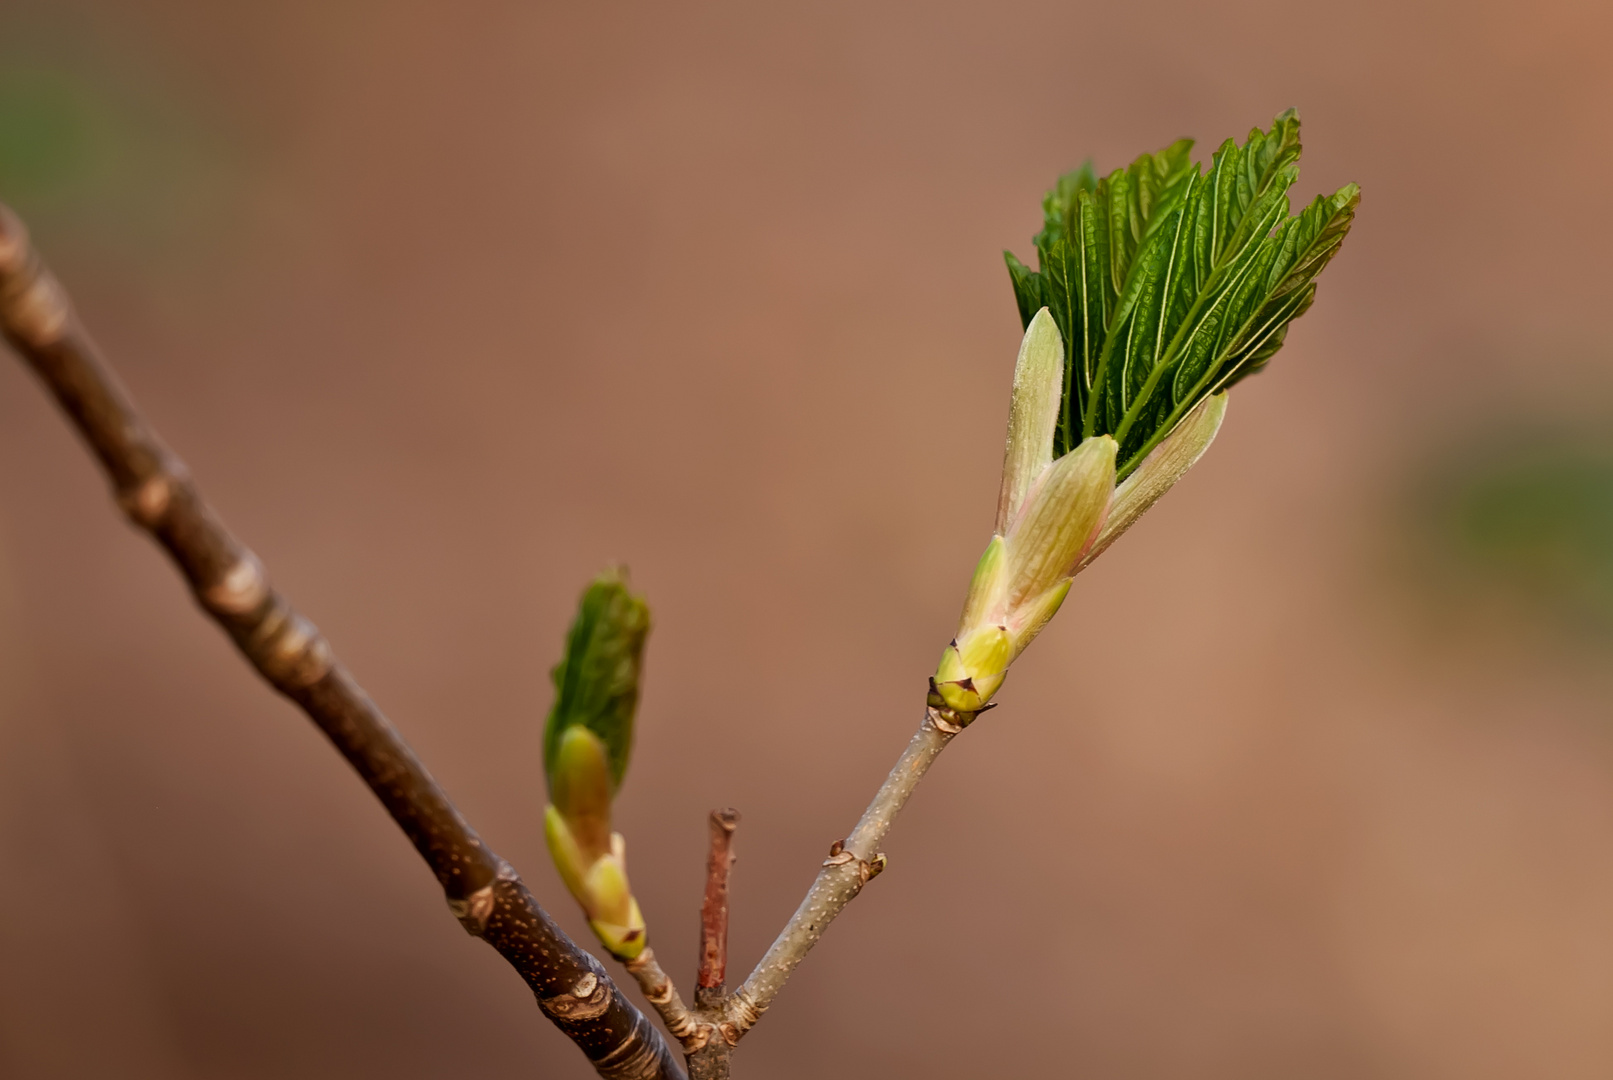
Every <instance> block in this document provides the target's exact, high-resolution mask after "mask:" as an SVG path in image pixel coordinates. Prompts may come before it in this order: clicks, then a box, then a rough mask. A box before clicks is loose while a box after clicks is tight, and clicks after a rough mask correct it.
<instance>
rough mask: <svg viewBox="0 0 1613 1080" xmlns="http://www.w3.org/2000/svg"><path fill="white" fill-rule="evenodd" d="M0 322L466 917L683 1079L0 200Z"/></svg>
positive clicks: (658, 1067)
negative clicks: (163, 428)
mask: <svg viewBox="0 0 1613 1080" xmlns="http://www.w3.org/2000/svg"><path fill="white" fill-rule="evenodd" d="M0 332H3V334H4V336H5V338H6V340H8V341H9V342H10V343H11V345H12V346H13V347H14V348H15V349H16V350H17V352H18V353H19V354H21V356H22V358H23V359H24V360H25V361H27V363H28V365H29V367H31V368H32V369H33V370H34V372H35V373H36V374H37V375H38V376H39V377H40V379H41V380H43V382H44V383H45V385H46V387H47V388H48V389H49V390H50V391H51V393H52V394H54V395H55V397H56V401H57V403H58V404H59V405H60V406H61V407H62V410H63V411H64V412H65V413H66V414H67V416H68V418H69V419H70V420H71V421H72V422H73V425H74V426H75V427H76V428H77V429H78V432H79V434H80V435H82V436H83V438H84V440H85V441H86V442H87V443H88V444H89V446H90V449H91V450H93V451H94V452H95V455H96V456H97V457H98V458H99V459H100V461H101V465H102V467H103V468H104V469H105V470H106V473H107V475H108V476H109V478H110V479H111V481H112V488H113V492H114V494H115V496H116V498H117V502H118V505H119V506H121V507H122V508H123V510H124V512H125V513H126V514H128V516H129V517H130V519H131V520H133V522H134V523H135V524H136V525H138V526H140V527H141V528H142V529H144V530H146V531H147V532H148V533H150V534H151V535H152V536H153V537H154V538H155V539H156V540H157V542H158V543H159V544H161V545H162V546H163V548H164V549H166V550H167V552H168V554H169V555H170V556H171V557H172V558H173V561H174V562H175V563H176V564H177V565H178V567H179V569H180V571H181V572H182V573H183V574H184V575H185V579H186V580H187V581H188V582H189V584H190V587H191V590H192V592H194V593H195V595H196V599H197V600H198V601H199V602H200V603H201V605H202V608H203V610H205V611H206V612H207V613H208V614H209V615H210V616H212V618H213V620H214V621H215V622H217V623H218V624H219V625H220V626H221V627H223V628H224V630H225V632H226V633H228V634H229V635H230V638H231V639H232V640H233V641H234V642H235V644H236V647H237V648H239V649H240V651H241V652H242V654H243V655H245V656H246V658H247V659H248V660H250V661H251V662H252V665H253V666H254V667H255V668H257V670H258V672H259V673H260V674H261V675H262V676H263V677H264V678H265V679H266V680H268V682H269V684H270V685H271V686H273V687H274V688H275V689H276V690H278V691H280V693H282V694H284V695H285V696H286V697H288V698H290V699H291V700H292V701H294V702H295V703H296V704H297V705H298V706H299V707H300V708H301V709H302V711H303V712H305V713H306V714H307V715H308V718H309V719H311V720H312V721H313V722H314V723H315V724H316V725H317V726H318V727H319V729H320V730H321V731H323V732H324V733H325V735H326V737H327V738H329V739H330V741H331V742H332V743H334V744H335V746H336V749H337V750H339V751H340V752H341V754H342V756H343V757H345V758H346V759H347V761H348V763H349V764H350V765H352V766H353V768H354V769H355V770H356V771H357V772H358V774H359V776H361V777H362V778H363V779H364V782H365V783H366V784H368V785H369V787H370V790H371V791H373V792H374V793H375V796H376V798H378V799H380V800H381V804H382V805H383V806H385V807H386V810H387V812H388V813H389V814H391V815H392V819H393V820H394V821H396V822H397V824H398V827H399V828H401V829H402V830H403V831H404V833H405V835H407V836H408V838H409V840H410V842H411V843H413V844H414V846H415V850H416V851H418V852H419V853H420V857H421V858H423V859H424V860H425V861H426V863H427V865H429V866H430V867H431V870H432V873H434V874H435V875H436V877H437V882H438V884H439V885H441V886H442V889H443V892H444V894H445V895H446V897H447V899H448V906H449V908H450V909H451V910H452V911H453V913H454V915H455V916H456V917H457V918H458V919H459V921H460V923H461V925H463V926H464V928H465V929H466V930H467V931H468V932H469V933H470V934H472V935H473V936H475V937H480V938H482V939H483V940H484V941H486V942H487V943H488V944H490V945H492V946H493V948H495V949H497V950H498V951H499V953H500V954H501V955H502V956H503V957H504V958H505V959H506V960H508V961H509V963H510V964H511V966H513V967H514V968H515V970H516V971H518V972H520V974H521V977H522V978H523V979H525V980H526V982H527V985H528V986H530V987H531V988H532V991H533V993H534V994H536V996H537V999H538V1005H539V1007H540V1008H541V1009H542V1010H543V1012H544V1015H546V1016H548V1017H549V1019H550V1020H552V1021H553V1022H554V1024H555V1025H556V1026H557V1027H559V1028H560V1030H561V1031H563V1032H565V1034H566V1035H567V1036H568V1037H569V1038H570V1039H571V1040H572V1041H573V1042H575V1043H576V1044H577V1046H578V1047H579V1048H580V1049H581V1050H582V1051H583V1053H584V1054H586V1055H587V1056H588V1059H589V1060H590V1061H591V1062H593V1065H594V1068H595V1069H596V1070H597V1071H598V1072H599V1074H600V1075H601V1076H604V1077H610V1078H633V1080H682V1078H683V1070H682V1068H681V1067H680V1066H679V1065H678V1064H677V1062H676V1060H675V1058H674V1057H673V1056H672V1052H671V1050H670V1048H669V1047H668V1046H667V1043H666V1041H665V1040H664V1039H663V1038H662V1037H661V1034H660V1032H658V1031H657V1030H656V1029H655V1028H654V1026H653V1025H651V1023H650V1022H649V1020H648V1019H646V1018H645V1016H644V1015H643V1014H642V1013H640V1012H639V1011H638V1009H636V1008H635V1007H634V1006H633V1005H632V1004H631V1003H630V1002H629V1001H627V1000H626V998H624V997H623V996H622V994H621V992H620V991H619V990H618V989H617V988H616V986H615V984H614V983H612V982H611V979H610V976H609V975H608V974H606V972H605V969H604V967H603V966H602V965H601V964H600V962H599V961H598V960H596V959H595V958H594V957H593V956H591V955H589V954H588V953H587V952H585V951H583V950H582V949H580V948H578V947H577V946H576V945H575V944H574V943H573V942H572V941H571V940H570V939H569V938H568V937H567V936H566V935H565V933H564V932H563V931H562V930H561V929H560V928H559V927H558V926H556V925H555V923H554V922H553V920H551V919H550V918H549V916H548V914H547V913H546V912H545V911H544V910H543V908H541V907H540V906H538V903H537V901H536V900H535V899H533V897H532V894H531V893H530V892H528V891H527V888H526V886H525V885H524V884H522V882H521V879H520V878H519V877H518V876H517V875H516V873H515V871H514V870H512V869H511V868H510V866H509V864H508V863H506V862H505V861H504V860H503V859H501V858H499V857H498V855H496V854H494V853H493V852H492V851H491V850H489V849H488V847H487V846H486V845H485V844H484V843H483V842H482V840H481V838H480V837H478V836H477V835H476V832H475V831H474V830H473V829H472V828H471V827H470V825H469V824H467V823H466V821H465V819H464V818H462V817H461V816H460V814H459V811H458V810H456V809H455V808H454V805H453V804H452V803H451V802H449V801H448V796H447V794H446V793H444V791H443V790H442V788H440V787H439V786H438V785H437V782H436V781H435V780H433V779H432V778H431V775H430V774H429V773H427V772H426V770H425V767H424V766H423V765H421V764H420V762H419V760H418V759H416V758H415V756H414V754H413V752H412V751H410V749H409V747H408V746H407V745H405V743H404V742H403V740H402V739H401V738H400V737H399V736H398V733H397V732H396V731H395V730H394V729H393V727H392V725H391V723H390V722H388V720H387V719H386V717H385V716H384V715H382V713H381V711H380V709H378V708H376V706H375V703H374V702H372V701H371V700H370V699H369V697H368V696H366V695H365V693H364V691H363V690H362V689H360V687H359V686H358V684H357V683H356V682H354V681H353V678H352V676H351V675H349V674H348V672H347V670H346V669H345V668H344V667H342V665H341V663H340V662H339V661H338V660H337V659H336V657H335V655H334V654H333V653H332V651H331V648H330V645H329V644H328V643H327V642H326V641H325V639H324V638H323V637H322V636H320V633H319V631H318V630H317V629H316V628H315V627H314V625H313V623H311V622H309V621H308V620H307V619H306V618H304V617H303V616H302V615H301V614H299V613H298V612H297V611H296V609H294V608H293V607H292V606H291V604H290V603H289V602H288V601H287V600H286V599H285V597H283V596H282V595H280V593H278V592H277V591H275V590H274V589H273V588H272V587H271V586H270V585H269V582H268V578H267V577H266V575H265V573H264V569H263V565H262V564H261V563H260V562H259V561H258V559H257V557H256V556H255V555H253V554H252V552H251V551H250V550H248V549H247V548H246V546H245V545H243V544H242V543H241V542H240V541H239V540H237V539H236V538H235V537H234V536H233V535H231V533H230V532H229V530H228V529H226V528H225V527H224V524H223V522H221V521H220V520H219V518H218V515H217V514H216V513H215V512H214V511H213V509H212V507H211V506H209V505H208V504H207V502H206V501H205V500H204V499H203V498H202V495H201V492H200V491H199V490H198V489H197V487H196V485H195V483H194V482H193V481H192V480H191V478H190V474H189V471H188V470H187V469H186V467H185V465H184V463H183V462H182V461H180V460H179V458H178V457H176V456H175V455H174V454H173V452H172V451H170V450H169V449H168V448H167V447H166V446H164V445H163V444H162V442H161V441H160V440H159V439H158V438H157V435H156V433H155V432H153V431H152V430H151V428H150V427H149V426H148V425H147V424H146V422H145V420H144V419H143V418H142V417H141V416H140V414H139V413H138V412H137V411H136V410H135V407H134V404H133V402H132V401H131V400H130V398H129V395H128V394H127V392H126V391H125V390H124V389H123V387H122V386H121V385H120V384H119V383H118V381H117V379H116V377H115V376H114V375H113V374H112V372H111V370H110V369H109V368H108V367H107V366H106V364H105V363H104V362H103V361H102V360H101V358H100V356H99V354H98V352H97V350H96V348H95V346H94V344H93V343H92V342H91V341H90V339H89V337H88V335H87V334H86V333H85V332H84V330H83V328H82V326H81V325H80V324H79V322H78V320H77V318H76V317H75V316H74V314H73V312H72V309H71V306H70V304H69V302H68V299H67V295H66V293H65V292H64V291H63V290H62V288H61V286H60V285H59V284H58V283H57V282H56V280H55V278H54V277H52V276H51V274H50V272H49V271H48V270H46V269H45V267H44V265H43V263H42V262H41V261H40V259H39V256H38V255H37V253H35V252H34V250H33V248H32V247H31V246H30V245H29V243H28V235H27V232H26V230H25V229H24V228H23V226H22V224H21V222H19V221H18V220H17V218H16V217H15V215H13V214H12V213H11V211H10V210H8V209H6V208H5V207H4V206H0Z"/></svg>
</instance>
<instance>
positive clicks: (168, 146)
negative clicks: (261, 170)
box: [0, 20, 244, 264]
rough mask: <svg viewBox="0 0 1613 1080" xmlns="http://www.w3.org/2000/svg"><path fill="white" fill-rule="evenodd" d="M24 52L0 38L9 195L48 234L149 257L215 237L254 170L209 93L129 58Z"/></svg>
mask: <svg viewBox="0 0 1613 1080" xmlns="http://www.w3.org/2000/svg"><path fill="white" fill-rule="evenodd" d="M3 30H4V26H3V20H0V31H3ZM8 45H12V46H14V47H7V46H8ZM18 50H20V46H17V45H15V43H3V44H0V201H4V202H6V203H8V204H9V205H11V206H12V207H13V208H15V209H16V210H17V211H18V212H19V213H20V214H22V215H23V217H24V218H25V219H27V221H28V223H29V225H30V227H32V228H33V229H34V231H35V232H36V234H38V235H39V236H40V237H41V239H43V240H46V241H52V240H55V241H60V240H65V239H69V238H71V239H73V240H74V241H75V242H76V243H81V244H87V245H88V246H90V247H93V248H96V249H100V250H104V251H116V250H118V249H130V248H137V249H138V250H139V254H140V257H141V260H142V262H144V263H147V264H149V263H151V262H152V261H156V262H157V263H161V262H164V261H167V260H170V259H172V258H174V257H176V256H178V255H180V254H181V253H183V252H187V251H188V252H194V251H195V250H196V249H197V247H198V245H199V244H206V243H207V242H208V241H209V240H210V239H211V238H213V237H214V236H216V235H217V233H218V231H219V227H220V225H221V223H222V221H223V217H224V215H225V214H226V213H227V211H228V208H229V207H230V205H231V204H232V202H233V199H234V196H235V195H236V194H237V193H238V192H239V190H240V187H241V184H240V180H241V178H242V176H243V175H244V173H243V170H241V169H240V168H239V167H238V165H237V164H236V163H237V161H238V159H239V153H238V150H237V147H236V145H235V143H234V141H233V140H232V139H231V138H229V137H228V136H227V135H226V132H227V128H226V127H225V125H223V124H220V123H216V122H210V121H209V119H208V117H209V114H210V112H211V110H212V108H213V106H212V105H210V104H209V103H208V101H207V95H206V94H205V93H204V92H203V91H201V90H199V89H195V88H191V89H188V90H186V91H184V92H177V93H176V92H175V91H176V88H175V85H174V84H173V82H172V80H171V77H170V78H168V79H162V78H158V77H157V76H156V75H155V73H153V72H150V71H143V70H142V69H139V68H133V67H130V66H128V64H127V63H113V62H98V63H91V62H89V61H87V60H86V59H85V58H84V57H75V58H63V59H62V60H61V61H60V62H57V63H52V62H50V61H49V59H48V57H49V50H48V49H30V50H28V51H27V53H25V54H21V55H19V51H18ZM122 59H123V60H125V61H126V60H128V59H129V58H127V57H124V58H122Z"/></svg>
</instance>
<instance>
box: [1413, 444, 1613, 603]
mask: <svg viewBox="0 0 1613 1080" xmlns="http://www.w3.org/2000/svg"><path fill="white" fill-rule="evenodd" d="M1509 427H1511V428H1512V430H1514V432H1516V431H1517V425H1516V424H1515V423H1514V424H1511V425H1509ZM1413 505H1414V506H1415V507H1416V512H1415V517H1416V518H1417V519H1418V524H1419V529H1418V531H1419V533H1420V534H1421V540H1422V544H1421V545H1420V546H1421V547H1422V548H1423V549H1424V555H1425V556H1426V557H1427V558H1425V559H1424V560H1422V561H1423V562H1424V567H1423V571H1424V574H1425V580H1432V581H1433V582H1434V583H1436V584H1438V585H1440V586H1441V587H1442V589H1443V591H1445V592H1446V593H1447V595H1452V594H1454V595H1455V596H1457V597H1464V596H1465V597H1467V598H1471V599H1475V600H1479V601H1489V600H1496V599H1499V600H1505V601H1508V602H1509V607H1520V606H1521V607H1523V608H1525V609H1527V610H1529V611H1531V612H1533V613H1535V614H1537V615H1541V616H1545V617H1548V618H1550V619H1552V620H1554V621H1558V622H1561V623H1563V624H1565V625H1566V626H1568V627H1570V628H1572V629H1576V630H1587V631H1596V632H1608V631H1613V425H1605V426H1602V427H1601V428H1599V429H1598V428H1590V429H1586V428H1579V429H1566V428H1565V427H1564V426H1563V425H1556V426H1544V425H1542V426H1541V428H1540V429H1539V430H1537V431H1536V432H1535V433H1534V435H1533V436H1527V435H1522V434H1521V433H1519V434H1518V435H1517V436H1515V437H1511V438H1508V439H1507V440H1505V441H1504V442H1501V443H1498V442H1497V441H1496V440H1495V439H1494V437H1493V435H1492V434H1488V433H1487V434H1486V436H1485V437H1484V438H1475V439H1474V440H1473V441H1472V442H1471V443H1469V444H1467V445H1461V446H1458V447H1457V448H1456V449H1455V450H1453V451H1451V452H1449V453H1448V454H1446V455H1444V456H1443V457H1442V458H1441V459H1440V460H1439V461H1438V463H1437V464H1436V466H1435V467H1434V468H1433V469H1432V470H1430V472H1429V474H1428V475H1427V477H1426V478H1425V480H1424V482H1423V483H1422V485H1421V486H1420V490H1419V491H1418V492H1417V497H1416V498H1415V499H1414V501H1413Z"/></svg>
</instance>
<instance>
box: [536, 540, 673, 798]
mask: <svg viewBox="0 0 1613 1080" xmlns="http://www.w3.org/2000/svg"><path fill="white" fill-rule="evenodd" d="M649 632H650V609H649V606H648V605H647V604H646V603H645V602H644V598H643V597H641V596H637V595H635V594H634V593H633V592H631V591H630V590H629V589H628V587H627V577H626V575H625V573H624V572H623V571H621V570H616V569H612V570H607V571H605V572H604V573H602V574H600V575H599V576H598V577H596V578H595V579H594V580H593V581H592V582H591V583H590V584H589V586H588V588H587V589H586V590H584V592H583V594H582V599H581V600H580V601H579V602H578V605H577V617H576V619H575V620H573V622H572V624H571V632H570V633H569V634H568V635H567V636H566V653H565V656H564V657H562V658H561V660H560V663H558V664H556V665H555V667H554V670H553V671H552V672H551V673H550V677H551V678H552V679H553V680H554V687H555V699H554V706H553V707H552V708H551V709H550V710H549V719H548V722H547V724H545V726H544V729H543V767H544V774H545V776H546V777H547V779H548V782H549V790H550V793H551V796H552V795H553V793H554V791H555V781H556V777H555V769H556V767H557V764H558V763H559V761H560V756H561V755H560V751H561V742H562V737H563V736H564V735H565V733H566V731H567V729H569V728H571V727H575V726H578V725H581V726H582V727H585V728H587V729H588V730H589V731H591V732H593V733H594V735H596V736H597V737H598V739H599V741H600V743H601V744H602V745H603V746H604V750H605V756H606V759H607V760H608V762H609V765H610V780H611V787H612V790H614V789H615V788H617V787H620V786H621V783H622V776H623V774H625V773H626V772H627V759H628V755H629V753H630V752H631V750H632V746H633V714H634V712H635V710H636V709H637V708H638V692H639V677H640V672H641V670H642V667H643V657H644V639H645V637H646V635H648V634H649Z"/></svg>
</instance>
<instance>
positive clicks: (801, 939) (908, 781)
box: [727, 700, 974, 1039]
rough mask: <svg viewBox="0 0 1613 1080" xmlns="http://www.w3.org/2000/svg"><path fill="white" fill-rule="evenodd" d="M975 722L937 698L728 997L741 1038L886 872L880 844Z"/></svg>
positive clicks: (736, 1029) (729, 1013) (736, 1031)
mask: <svg viewBox="0 0 1613 1080" xmlns="http://www.w3.org/2000/svg"><path fill="white" fill-rule="evenodd" d="M973 718H974V717H973V716H972V715H969V716H963V715H960V714H958V713H955V712H953V711H952V710H951V709H947V708H944V707H937V706H936V705H935V704H934V703H933V700H932V703H931V705H930V706H929V708H928V709H926V711H925V714H924V719H923V721H922V722H920V724H919V729H918V731H917V732H916V733H915V734H914V735H913V738H912V740H911V741H910V742H909V743H908V744H907V749H906V750H903V751H902V756H901V757H900V758H899V759H898V760H897V762H896V767H895V768H893V769H891V771H890V775H889V776H887V777H886V778H885V782H884V783H883V784H882V785H880V788H879V791H878V792H876V793H875V795H874V799H873V801H872V802H871V803H869V804H868V809H867V810H865V811H863V816H862V817H861V818H860V819H858V821H857V825H856V827H855V828H854V829H852V831H851V835H850V836H848V837H846V839H844V840H837V841H835V843H834V846H833V847H831V848H830V849H829V857H828V858H827V859H825V860H824V861H823V868H822V869H820V870H819V871H818V876H817V879H816V880H815V881H813V882H812V888H811V889H809V890H807V894H806V898H805V899H804V900H802V901H801V906H800V907H798V908H796V910H795V914H794V916H792V917H791V918H790V921H789V923H788V924H787V925H786V926H785V927H784V929H783V930H782V931H781V932H780V933H779V936H778V938H777V939H776V940H775V941H774V942H773V945H772V947H771V948H769V949H768V950H767V955H766V956H763V957H762V959H761V962H760V963H758V964H757V965H756V970H754V971H752V972H751V973H750V978H748V979H746V980H745V983H744V985H743V986H741V987H740V988H739V989H738V990H736V991H734V993H733V994H732V995H731V996H730V997H729V998H728V1005H727V1012H728V1018H729V1022H730V1023H731V1024H733V1026H734V1028H735V1038H736V1039H737V1038H738V1037H739V1036H742V1035H744V1034H745V1032H746V1031H748V1030H750V1028H751V1027H752V1026H754V1025H755V1023H756V1021H757V1020H759V1019H761V1015H762V1013H763V1012H765V1011H766V1010H767V1007H768V1006H769V1005H771V1004H772V1003H773V999H774V998H775V997H777V996H778V992H779V990H781V989H782V988H783V987H784V983H785V981H786V980H787V979H789V977H790V973H791V972H793V971H794V970H795V965H797V964H799V963H800V962H801V960H802V958H804V957H805V956H806V954H807V952H808V951H809V950H811V948H812V946H814V945H816V944H817V943H818V939H819V938H820V937H822V936H823V932H824V931H825V930H826V929H828V927H829V924H830V923H831V922H833V921H834V919H835V916H837V915H839V914H840V912H841V911H842V910H843V909H844V908H845V906H846V905H847V904H849V903H851V901H852V899H853V898H855V897H856V895H857V894H858V893H859V892H861V891H862V887H863V886H864V885H866V884H868V882H869V881H870V880H872V879H873V877H874V876H875V875H876V874H878V873H879V872H880V871H881V870H883V869H884V868H885V856H884V854H883V853H882V852H880V851H879V850H878V848H879V844H880V841H882V840H884V838H885V834H886V833H887V832H889V831H890V827H891V823H892V822H893V821H895V820H896V815H897V813H898V812H899V811H900V810H901V809H902V806H903V805H904V804H905V803H906V802H907V800H908V797H909V796H910V795H912V794H913V789H914V788H916V787H918V783H919V781H920V780H922V779H923V778H924V774H925V773H926V772H928V771H929V768H930V766H931V765H932V764H934V763H935V759H936V757H937V756H939V755H940V753H941V751H942V750H944V749H946V745H947V743H949V742H951V741H952V737H953V736H954V735H956V734H957V733H958V732H959V731H961V730H963V728H964V726H965V725H966V724H967V723H968V722H969V721H970V720H972V719H973Z"/></svg>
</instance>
